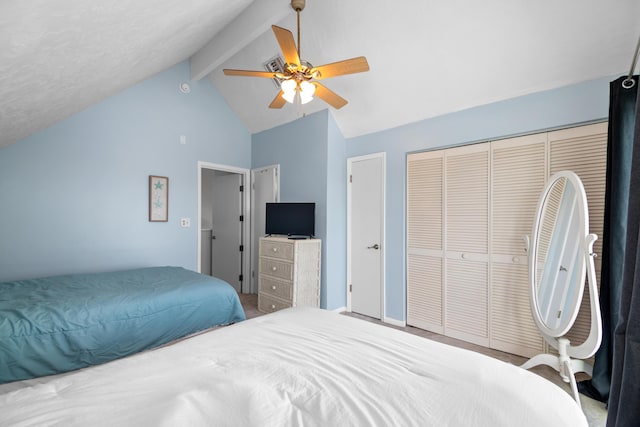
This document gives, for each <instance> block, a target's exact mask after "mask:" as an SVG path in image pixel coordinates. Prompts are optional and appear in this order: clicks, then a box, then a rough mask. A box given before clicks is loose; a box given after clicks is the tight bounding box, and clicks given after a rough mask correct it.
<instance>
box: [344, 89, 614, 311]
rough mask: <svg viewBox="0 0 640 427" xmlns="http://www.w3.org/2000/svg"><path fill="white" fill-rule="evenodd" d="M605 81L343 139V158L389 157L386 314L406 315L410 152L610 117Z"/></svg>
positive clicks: (515, 99)
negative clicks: (344, 148)
mask: <svg viewBox="0 0 640 427" xmlns="http://www.w3.org/2000/svg"><path fill="white" fill-rule="evenodd" d="M611 80H613V78H603V79H599V80H595V81H590V82H586V83H581V84H577V85H573V86H568V87H564V88H560V89H556V90H551V91H546V92H540V93H536V94H532V95H527V96H522V97H518V98H514V99H510V100H507V101H502V102H497V103H494V104H490V105H485V106H481V107H477V108H472V109H469V110H465V111H461V112H457V113H453V114H448V115H445V116H440V117H436V118H433V119H429V120H424V121H421V122H417V123H413V124H409V125H406V126H402V127H398V128H395V129H390V130H386V131H383V132H378V133H374V134H370V135H365V136H361V137H357V138H350V139H347V147H346V155H347V157H354V156H360V155H364V154H370V153H377V152H386V153H387V156H386V157H387V182H386V247H387V250H386V251H385V254H386V277H385V281H386V304H385V305H386V316H387V317H390V318H393V319H397V320H404V319H405V318H406V317H405V316H406V286H405V176H406V168H405V160H406V155H407V153H408V152H413V151H423V150H429V149H435V148H444V147H449V146H454V145H460V144H465V143H471V142H479V141H486V140H491V139H498V138H503V137H506V136H511V135H515V134H524V133H534V132H537V131H541V130H547V129H553V128H558V127H567V126H568V125H572V124H579V123H584V122H589V121H597V120H602V119H604V118H606V117H607V115H608V105H609V98H608V94H609V81H611Z"/></svg>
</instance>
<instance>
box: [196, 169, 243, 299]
mask: <svg viewBox="0 0 640 427" xmlns="http://www.w3.org/2000/svg"><path fill="white" fill-rule="evenodd" d="M248 180H249V170H248V169H241V168H234V167H230V166H224V165H217V164H213V163H205V162H198V225H199V227H200V230H199V232H198V254H197V256H198V260H197V263H198V271H199V272H200V273H202V274H208V275H211V276H215V277H218V278H220V279H222V280H224V281H226V282H228V283H229V284H230V285H232V286H233V287H234V288H235V289H236V291H238V292H239V293H244V292H250V290H249V286H250V283H249V282H250V281H248V280H246V276H247V274H246V272H248V271H250V262H251V260H250V256H249V254H250V253H251V239H250V231H249V212H250V197H249V191H245V183H246V182H248Z"/></svg>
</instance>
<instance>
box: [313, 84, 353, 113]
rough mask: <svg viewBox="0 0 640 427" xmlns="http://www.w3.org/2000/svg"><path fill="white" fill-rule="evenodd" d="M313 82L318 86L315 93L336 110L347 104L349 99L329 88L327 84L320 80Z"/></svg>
mask: <svg viewBox="0 0 640 427" xmlns="http://www.w3.org/2000/svg"><path fill="white" fill-rule="evenodd" d="M313 84H314V85H315V86H316V93H315V95H316V96H317V97H318V98H320V99H322V100H323V101H324V102H326V103H327V104H329V105H331V106H332V107H333V108H335V109H336V110H339V109H340V108H342V107H344V106H345V105H347V103H348V101H347V100H346V99H344V98H343V97H341V96H340V95H338V94H337V93H335V92H333V91H332V90H330V89H328V88H327V87H326V86H323V85H321V84H320V83H318V82H313Z"/></svg>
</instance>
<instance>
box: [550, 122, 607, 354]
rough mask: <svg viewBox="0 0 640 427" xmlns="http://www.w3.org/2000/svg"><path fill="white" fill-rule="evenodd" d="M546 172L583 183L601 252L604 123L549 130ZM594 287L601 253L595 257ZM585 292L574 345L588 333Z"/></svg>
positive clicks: (591, 229) (573, 335)
mask: <svg viewBox="0 0 640 427" xmlns="http://www.w3.org/2000/svg"><path fill="white" fill-rule="evenodd" d="M549 166H550V170H549V176H551V175H553V174H554V173H556V172H559V171H561V170H571V171H574V172H575V173H576V174H578V176H579V177H580V179H581V180H582V183H583V184H584V188H585V191H586V193H587V203H588V205H589V232H590V233H594V234H596V235H597V236H598V240H596V242H595V244H594V252H595V253H596V254H598V255H602V232H603V223H604V195H605V194H604V193H605V187H606V173H607V123H598V124H595V125H588V126H580V127H576V128H571V129H564V130H559V131H555V132H550V133H549ZM595 265H596V277H597V278H598V279H597V280H598V289H599V288H600V270H601V266H602V257H601V256H598V257H596V258H595ZM589 307H590V301H589V292H585V293H584V297H583V299H582V305H581V307H580V312H579V313H578V317H577V319H576V323H575V324H574V326H573V327H572V328H571V330H570V331H569V333H568V334H567V337H568V338H569V340H570V341H571V343H572V345H578V344H580V343H582V342H584V340H585V339H586V338H587V336H588V335H589V326H590V325H591V312H590V311H589Z"/></svg>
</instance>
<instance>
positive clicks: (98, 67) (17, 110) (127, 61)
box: [0, 0, 259, 147]
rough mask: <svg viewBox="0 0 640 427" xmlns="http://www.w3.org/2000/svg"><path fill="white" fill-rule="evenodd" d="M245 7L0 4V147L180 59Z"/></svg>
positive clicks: (154, 2) (64, 1)
mask: <svg viewBox="0 0 640 427" xmlns="http://www.w3.org/2000/svg"><path fill="white" fill-rule="evenodd" d="M258 1H259V0H258ZM251 2H252V0H233V1H229V0H136V1H122V0H120V1H118V0H19V1H18V0H16V1H11V0H0V147H2V146H4V145H8V144H11V143H13V142H15V141H18V140H20V139H22V138H24V137H26V136H28V135H30V134H32V133H34V132H36V131H38V130H41V129H44V128H45V127H47V126H50V125H52V124H53V123H55V122H57V121H59V120H62V119H64V118H67V117H69V116H71V115H73V114H74V113H77V112H78V111H80V110H82V109H84V108H86V107H88V106H90V105H92V104H95V103H97V102H100V101H102V100H103V99H105V98H107V97H109V96H111V95H113V94H115V93H117V92H119V91H121V90H123V89H125V88H127V87H130V86H132V85H134V84H136V83H138V82H140V81H142V80H144V79H146V78H148V77H150V76H152V75H154V74H156V73H158V72H160V71H162V70H165V69H167V68H169V67H171V66H173V65H175V64H177V63H179V62H181V61H184V60H185V59H187V58H189V57H190V56H191V55H192V54H193V53H195V52H196V51H197V50H198V49H200V48H201V47H202V46H203V45H205V44H206V43H207V42H208V41H209V40H210V39H211V38H212V37H213V36H214V35H215V34H216V33H217V32H218V31H219V30H220V29H222V28H223V27H224V26H225V25H227V24H228V23H229V22H231V21H232V20H233V19H234V18H235V17H236V16H237V15H238V14H239V13H240V12H241V11H242V10H243V9H244V8H246V7H247V5H249V4H251Z"/></svg>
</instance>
